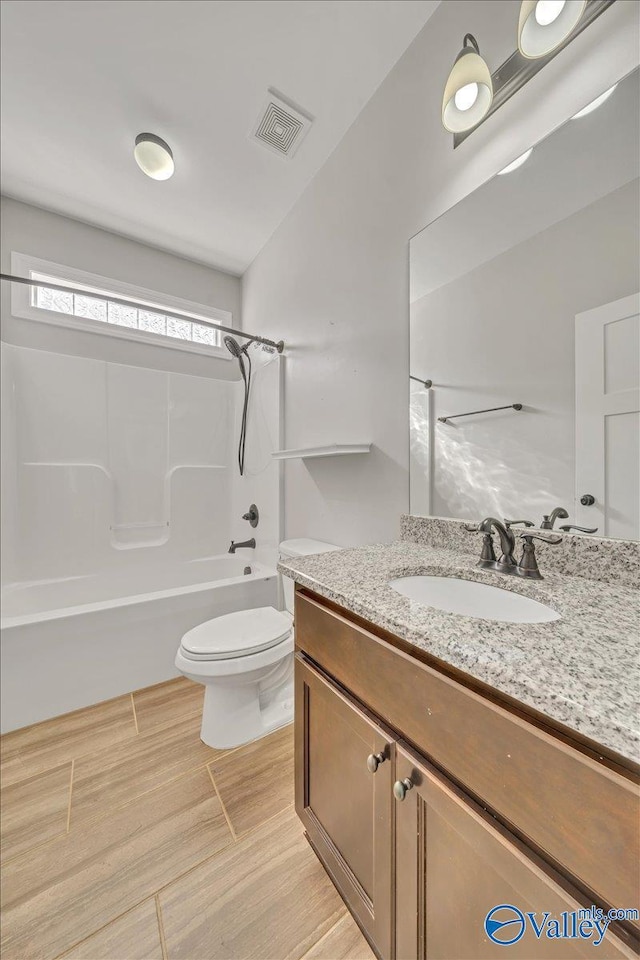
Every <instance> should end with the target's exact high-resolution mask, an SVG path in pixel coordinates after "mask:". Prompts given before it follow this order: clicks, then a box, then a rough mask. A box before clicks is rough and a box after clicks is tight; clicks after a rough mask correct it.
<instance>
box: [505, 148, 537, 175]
mask: <svg viewBox="0 0 640 960" xmlns="http://www.w3.org/2000/svg"><path fill="white" fill-rule="evenodd" d="M532 153H533V147H529V149H528V150H525V152H524V153H521V154H520V156H519V157H516V159H515V160H512V161H511V163H508V164H507V165H506V167H504V168H503V169H502V170H499V171H498V176H499V177H501V176H502V175H503V173H513V171H514V170H517V169H518V167H521V166H522V164H523V163H526V162H527V160H528V159H529V157H530V156H531V154H532Z"/></svg>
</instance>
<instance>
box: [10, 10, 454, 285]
mask: <svg viewBox="0 0 640 960" xmlns="http://www.w3.org/2000/svg"><path fill="white" fill-rule="evenodd" d="M436 6H437V0H29V2H24V0H3V3H2V158H1V159H2V192H3V193H5V194H6V195H9V196H11V197H15V198H16V199H19V200H24V201H26V202H28V203H33V204H37V205H39V206H42V207H45V208H47V209H49V210H53V211H55V212H58V213H62V214H65V215H66V216H70V217H74V218H76V219H79V220H84V221H87V222H89V223H93V224H96V225H97V226H100V227H103V228H106V229H108V230H112V231H115V232H117V233H121V234H124V235H126V236H129V237H133V238H134V239H137V240H141V241H143V242H146V243H150V244H153V245H154V246H157V247H161V248H163V249H166V250H170V251H171V252H174V253H178V254H180V255H181V256H184V257H188V258H190V259H193V260H198V261H201V262H204V263H208V264H212V265H214V266H217V267H220V268H222V269H225V270H228V271H230V272H233V273H238V274H240V273H242V272H243V271H244V270H245V269H246V267H247V266H248V265H249V264H250V263H251V261H252V260H253V258H254V257H255V256H256V254H257V253H258V251H259V250H260V249H261V247H262V246H263V245H264V244H265V243H266V241H267V240H268V238H269V237H270V235H271V234H272V233H273V232H274V230H275V229H276V227H277V226H278V224H279V223H280V222H281V221H282V219H283V218H284V217H285V215H286V214H287V212H288V210H289V209H290V208H291V207H292V205H293V204H294V203H295V201H296V199H297V198H298V197H299V196H300V194H301V193H302V191H303V190H304V188H305V186H306V185H307V184H308V183H309V181H310V180H311V179H312V178H313V176H314V175H315V174H316V173H317V171H318V170H319V169H320V167H321V166H322V164H323V163H324V162H325V160H326V159H327V158H328V156H329V155H330V154H331V152H332V151H333V149H334V148H335V147H336V145H337V144H338V143H339V141H340V139H341V138H342V137H343V135H344V134H345V132H346V131H347V129H348V128H349V126H350V125H351V123H352V122H353V121H354V119H355V118H356V116H357V115H358V113H359V112H360V110H361V109H362V107H363V106H364V104H365V103H366V101H367V100H368V99H369V98H370V97H371V95H372V94H373V92H374V90H375V89H376V88H377V87H378V85H379V84H380V83H381V82H382V80H383V79H384V77H385V76H386V74H387V73H388V72H389V70H390V69H391V67H392V66H393V65H394V63H395V62H396V61H397V60H398V59H399V58H400V56H401V55H402V53H403V52H404V50H405V49H406V48H407V46H408V45H409V44H410V42H411V41H412V40H413V38H414V37H415V36H416V34H417V33H418V32H419V30H420V29H421V28H422V26H423V25H424V24H425V23H426V21H427V20H428V18H429V16H430V15H431V14H432V12H433V11H434V9H435V8H436ZM269 87H272V88H275V89H276V90H277V91H278V92H279V93H281V94H284V95H285V96H286V97H287V98H289V99H290V100H291V101H293V103H295V104H297V105H299V106H300V107H302V108H303V109H304V110H305V111H306V112H307V113H309V114H311V115H312V116H313V117H314V118H315V119H314V123H313V125H312V127H311V130H310V132H309V133H308V135H307V137H306V139H305V140H304V142H303V143H302V145H301V146H300V149H299V150H298V152H297V153H296V154H295V156H294V157H292V158H291V159H289V160H287V159H283V158H281V157H279V156H277V155H275V154H274V153H272V152H270V151H268V150H266V149H265V148H264V147H262V146H260V145H259V144H258V143H255V142H253V141H251V140H250V139H249V137H248V134H249V133H250V132H251V129H252V127H253V125H254V123H255V121H256V119H257V116H258V113H259V112H260V110H261V108H262V107H263V105H264V102H265V98H266V96H267V89H268V88H269ZM143 131H149V132H151V133H155V134H157V135H158V136H160V137H162V138H163V139H165V140H166V141H167V142H168V143H169V144H170V145H171V147H172V149H173V153H174V157H175V162H176V172H175V175H174V176H173V177H172V179H171V180H168V181H166V182H157V181H153V180H150V179H149V178H147V177H145V176H144V174H142V173H141V171H140V170H139V169H138V167H137V166H136V164H135V162H134V159H133V143H134V138H135V136H136V134H138V133H140V132H143Z"/></svg>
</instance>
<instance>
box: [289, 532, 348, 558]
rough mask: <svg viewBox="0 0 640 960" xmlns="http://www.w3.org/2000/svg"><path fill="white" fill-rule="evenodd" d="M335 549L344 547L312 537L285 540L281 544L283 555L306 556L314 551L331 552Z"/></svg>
mask: <svg viewBox="0 0 640 960" xmlns="http://www.w3.org/2000/svg"><path fill="white" fill-rule="evenodd" d="M333 550H342V547H338V546H336V544H335V543H325V542H324V540H312V539H311V538H310V537H300V538H299V539H297V540H283V541H282V543H281V544H280V555H281V556H283V557H306V556H308V555H310V554H312V553H330V552H331V551H333Z"/></svg>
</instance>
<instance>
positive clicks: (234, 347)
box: [224, 337, 247, 360]
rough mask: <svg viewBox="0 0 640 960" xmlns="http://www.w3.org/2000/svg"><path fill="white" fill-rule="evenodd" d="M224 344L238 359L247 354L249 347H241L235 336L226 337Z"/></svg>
mask: <svg viewBox="0 0 640 960" xmlns="http://www.w3.org/2000/svg"><path fill="white" fill-rule="evenodd" d="M224 345H225V347H226V348H227V350H228V351H229V353H230V354H231V356H232V357H235V358H236V360H242V354H243V353H244V354H245V356H246V352H247V348H246V346H244V347H241V346H240V344H239V343H238V341H237V340H236V339H235V338H234V337H225V338H224Z"/></svg>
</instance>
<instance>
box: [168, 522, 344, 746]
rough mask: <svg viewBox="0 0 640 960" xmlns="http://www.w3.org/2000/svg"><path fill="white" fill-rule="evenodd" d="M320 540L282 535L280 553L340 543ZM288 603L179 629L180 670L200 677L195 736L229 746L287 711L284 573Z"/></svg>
mask: <svg viewBox="0 0 640 960" xmlns="http://www.w3.org/2000/svg"><path fill="white" fill-rule="evenodd" d="M339 549H340V548H339V547H336V546H335V545H334V544H330V543H323V542H322V541H320V540H311V539H299V540H285V541H283V542H282V543H281V544H280V558H281V559H286V558H287V557H300V556H307V555H309V554H314V553H325V552H327V551H330V550H339ZM283 586H284V596H285V604H286V607H287V609H286V610H285V611H280V610H276V609H275V608H274V607H258V608H257V609H251V610H237V611H235V612H234V613H228V614H225V615H224V616H221V617H215V618H214V619H212V620H206V621H205V622H204V623H201V624H199V625H198V626H197V627H194V628H193V629H192V630H189V631H188V632H187V633H185V635H184V637H183V638H182V641H181V643H180V647H179V649H178V652H177V654H176V659H175V664H176V667H177V668H178V670H179V671H180V672H181V673H182V674H184V676H185V677H188V678H189V679H190V680H195V681H196V682H197V683H202V684H204V687H205V693H204V707H203V711H202V728H201V733H200V738H201V740H202V741H203V742H204V743H206V744H207V745H208V746H210V747H217V748H218V749H229V748H230V747H237V746H239V745H240V744H242V743H248V742H249V741H250V740H256V739H257V738H258V737H262V736H264V735H265V734H267V733H270V732H271V731H272V730H276V729H277V728H278V727H281V726H283V725H284V724H286V723H289V722H290V721H291V720H292V719H293V648H294V637H293V598H294V585H293V582H292V581H291V580H289V579H288V578H285V579H284V583H283Z"/></svg>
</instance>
